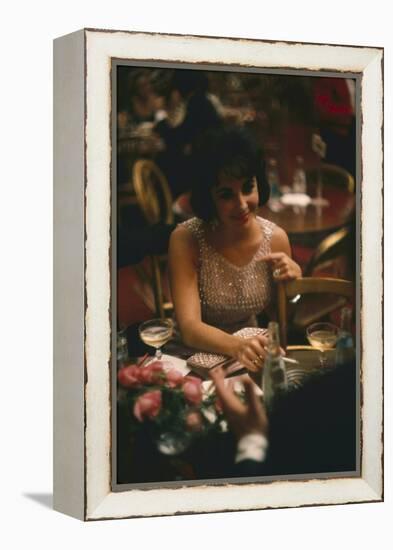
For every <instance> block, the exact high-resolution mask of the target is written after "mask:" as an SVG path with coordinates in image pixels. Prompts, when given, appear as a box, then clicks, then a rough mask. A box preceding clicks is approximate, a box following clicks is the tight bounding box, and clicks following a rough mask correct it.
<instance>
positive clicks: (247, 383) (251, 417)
mask: <svg viewBox="0 0 393 550" xmlns="http://www.w3.org/2000/svg"><path fill="white" fill-rule="evenodd" d="M210 376H211V378H212V380H213V382H214V385H215V387H216V391H217V395H218V397H219V399H220V401H221V405H222V409H223V411H224V414H225V417H226V419H227V421H228V424H229V427H230V429H231V430H232V432H233V433H234V435H235V436H236V438H237V439H238V440H239V439H240V438H242V437H244V436H245V435H249V434H262V435H264V436H266V435H267V432H268V419H267V416H266V411H265V408H264V406H263V404H262V402H261V401H260V398H259V397H258V396H257V395H256V393H255V389H254V382H253V381H252V380H251V379H250V378H249V376H244V377H243V379H242V382H243V385H244V390H245V394H246V403H242V401H240V399H239V398H238V397H237V396H236V394H235V393H234V392H233V389H232V388H231V387H230V385H229V384H228V385H226V384H225V376H224V371H223V370H222V368H220V367H217V368H215V369H212V371H211V372H210Z"/></svg>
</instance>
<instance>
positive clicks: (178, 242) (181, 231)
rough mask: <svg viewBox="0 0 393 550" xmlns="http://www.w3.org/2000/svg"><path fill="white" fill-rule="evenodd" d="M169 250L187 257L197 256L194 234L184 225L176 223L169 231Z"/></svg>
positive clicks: (196, 243) (196, 242)
mask: <svg viewBox="0 0 393 550" xmlns="http://www.w3.org/2000/svg"><path fill="white" fill-rule="evenodd" d="M169 252H170V253H172V254H186V255H187V256H188V257H190V256H191V257H195V258H196V257H197V256H198V241H197V238H196V236H195V235H194V234H193V233H192V232H191V231H190V230H189V229H187V227H185V226H184V225H178V226H177V227H176V228H175V229H174V230H173V231H172V233H171V238H170V241H169Z"/></svg>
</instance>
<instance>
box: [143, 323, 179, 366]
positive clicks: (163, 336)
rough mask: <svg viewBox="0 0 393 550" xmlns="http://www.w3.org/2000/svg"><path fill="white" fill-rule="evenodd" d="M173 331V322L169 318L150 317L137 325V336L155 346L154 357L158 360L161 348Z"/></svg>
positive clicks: (160, 355)
mask: <svg viewBox="0 0 393 550" xmlns="http://www.w3.org/2000/svg"><path fill="white" fill-rule="evenodd" d="M172 333H173V322H172V320H171V319H150V321H145V322H144V323H142V324H141V325H140V326H139V336H140V338H141V340H142V341H143V342H144V343H145V344H147V345H148V346H151V347H153V348H156V353H155V356H154V357H155V359H157V360H158V361H159V360H160V359H161V357H162V351H161V348H162V346H163V345H164V344H166V343H167V342H168V340H170V339H171V337H172Z"/></svg>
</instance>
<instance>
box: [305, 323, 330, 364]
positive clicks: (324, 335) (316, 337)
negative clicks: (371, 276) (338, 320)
mask: <svg viewBox="0 0 393 550" xmlns="http://www.w3.org/2000/svg"><path fill="white" fill-rule="evenodd" d="M306 334H307V339H308V341H309V342H310V344H311V345H312V347H313V348H316V349H317V350H319V351H320V354H319V362H320V364H321V367H326V364H327V360H326V355H325V351H327V350H329V349H333V348H334V346H335V345H336V342H337V337H338V327H336V325H333V324H332V323H314V324H312V325H310V326H309V327H308V328H307V331H306Z"/></svg>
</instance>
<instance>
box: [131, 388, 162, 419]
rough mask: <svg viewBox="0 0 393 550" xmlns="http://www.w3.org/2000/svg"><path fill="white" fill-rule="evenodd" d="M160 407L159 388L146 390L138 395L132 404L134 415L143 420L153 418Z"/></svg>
mask: <svg viewBox="0 0 393 550" xmlns="http://www.w3.org/2000/svg"><path fill="white" fill-rule="evenodd" d="M160 409H161V390H154V391H148V392H146V393H144V394H142V395H140V396H139V397H138V399H137V400H136V401H135V404H134V415H135V417H136V418H137V419H138V420H139V422H143V420H144V419H145V418H149V419H152V418H155V417H156V416H157V415H158V413H159V412H160Z"/></svg>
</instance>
